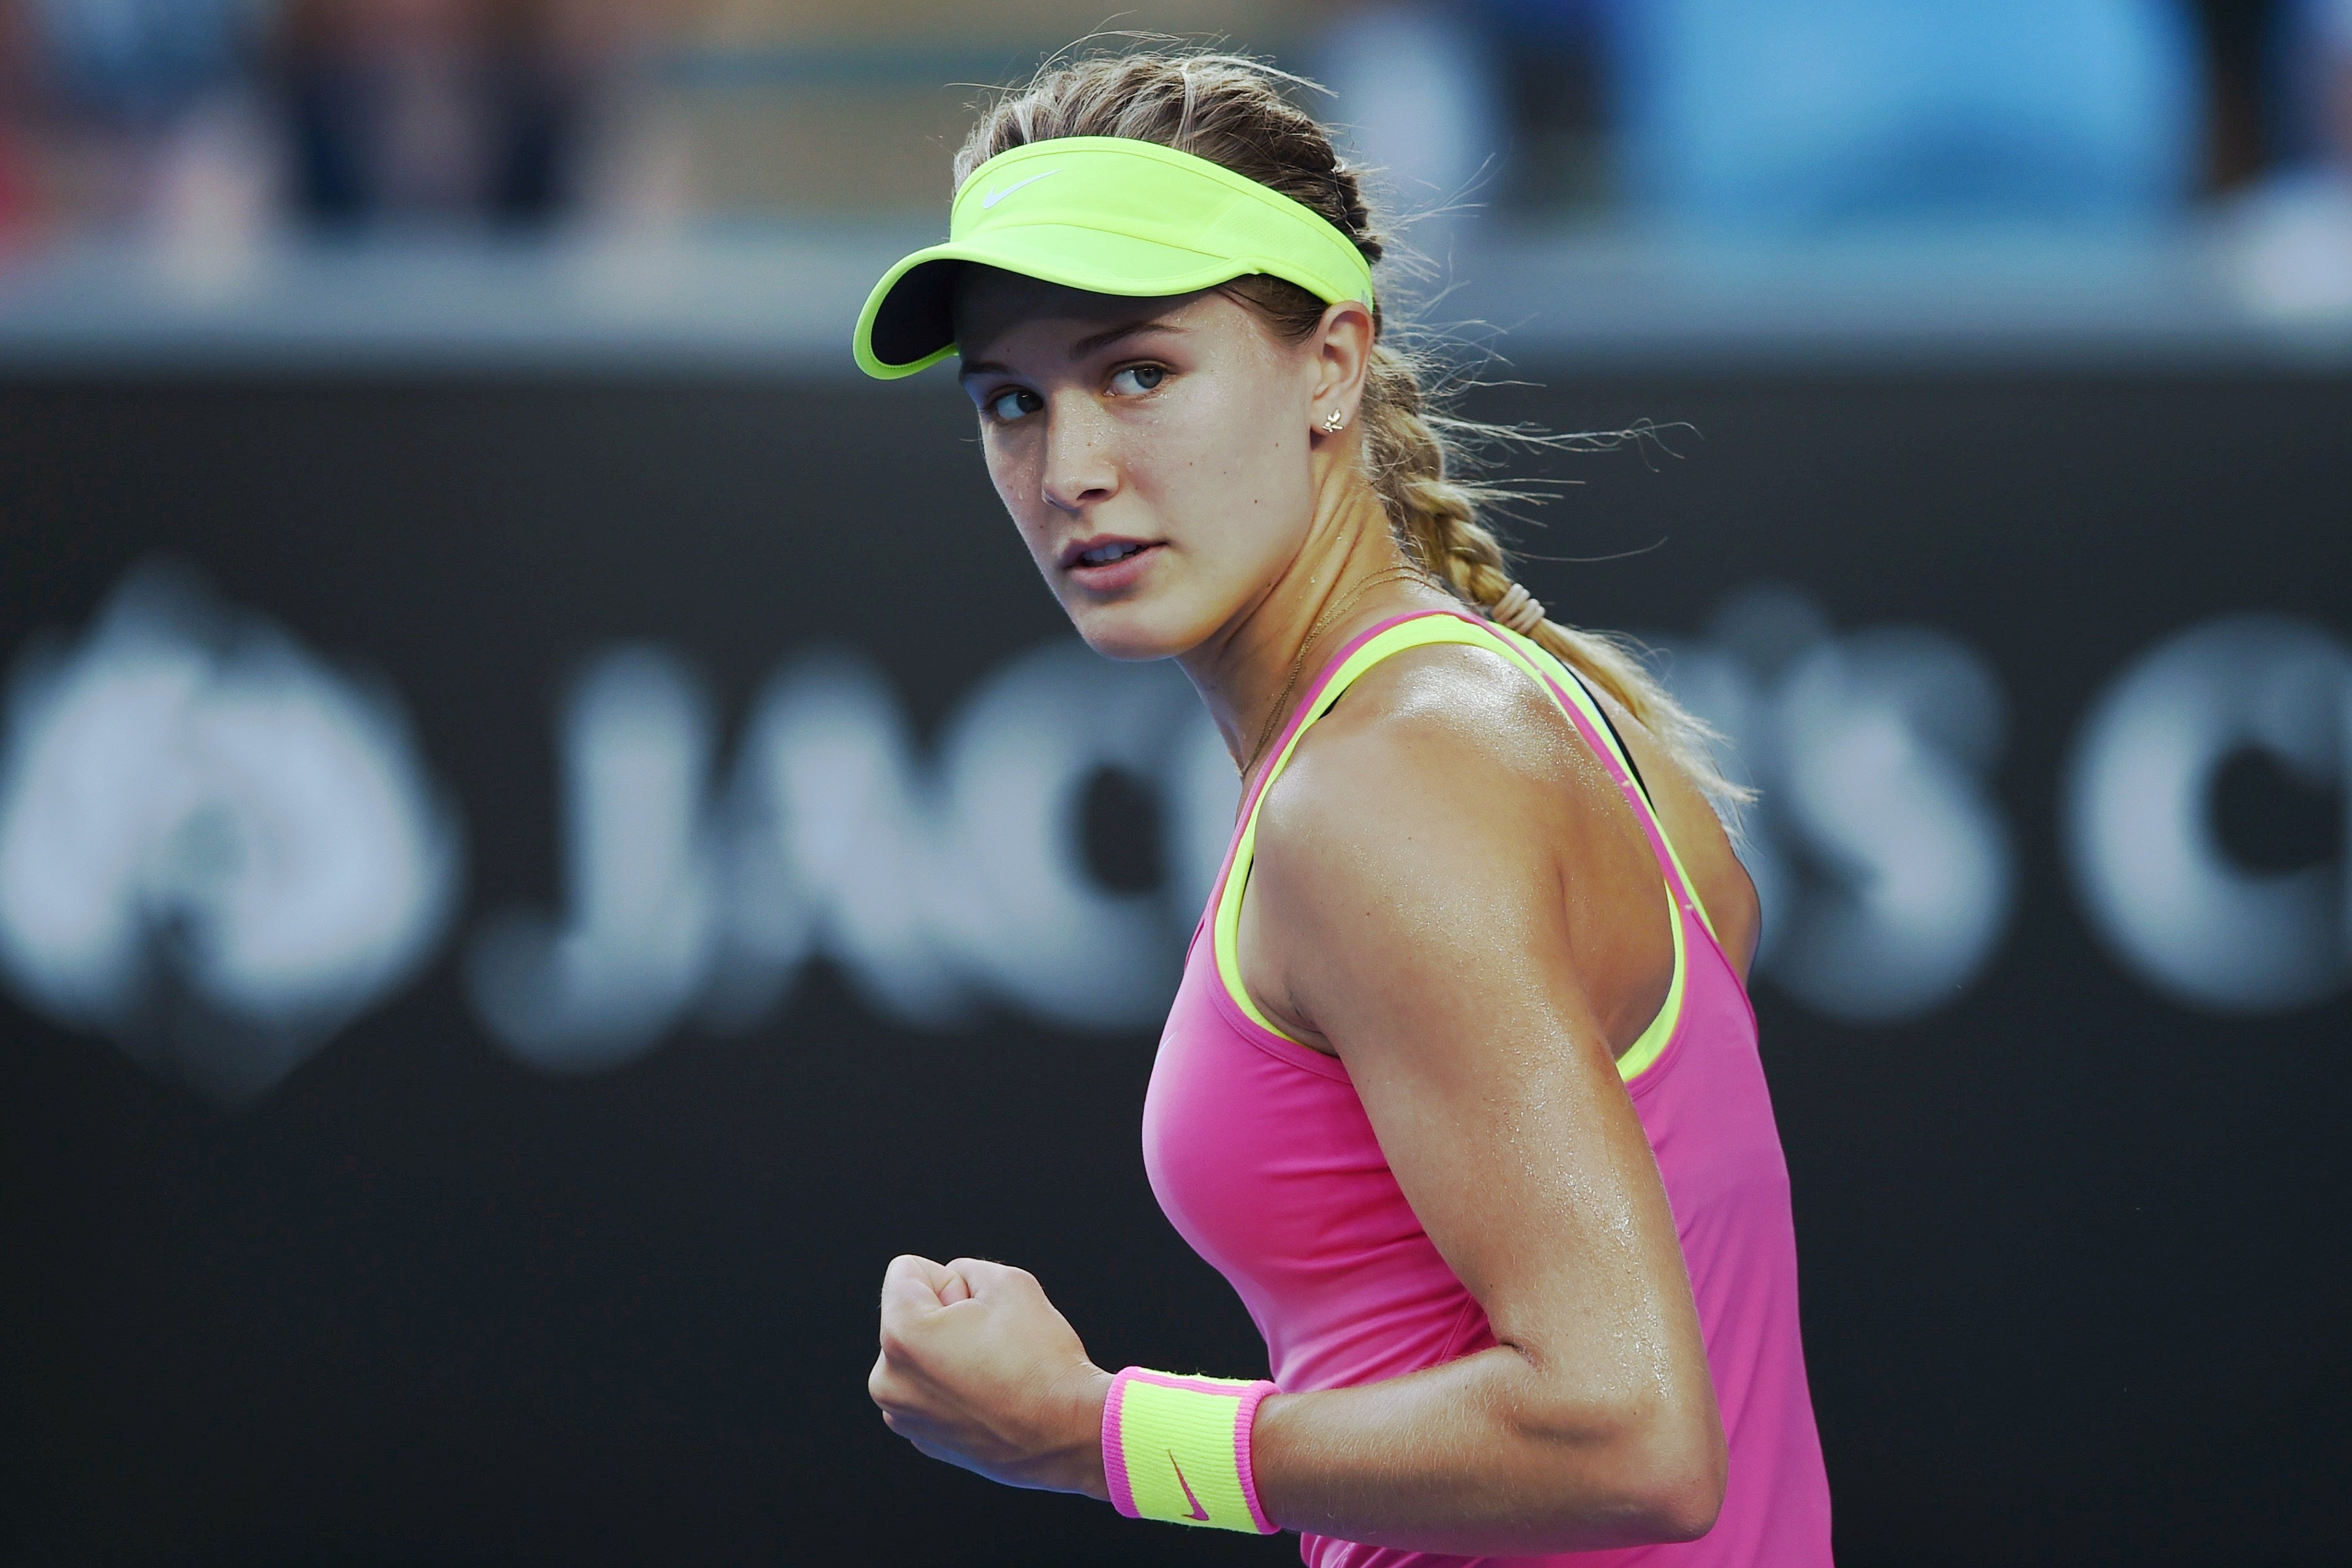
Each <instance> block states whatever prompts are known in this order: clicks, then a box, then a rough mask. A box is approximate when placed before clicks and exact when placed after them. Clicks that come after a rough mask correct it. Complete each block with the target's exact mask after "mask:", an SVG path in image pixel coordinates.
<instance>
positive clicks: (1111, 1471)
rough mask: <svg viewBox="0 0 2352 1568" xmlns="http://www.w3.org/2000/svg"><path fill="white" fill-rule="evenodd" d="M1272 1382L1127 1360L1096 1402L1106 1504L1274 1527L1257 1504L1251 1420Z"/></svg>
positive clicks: (1268, 1531)
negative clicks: (1155, 1368)
mask: <svg viewBox="0 0 2352 1568" xmlns="http://www.w3.org/2000/svg"><path fill="white" fill-rule="evenodd" d="M1278 1392H1279V1390H1277V1389H1276V1387H1275V1386H1274V1384H1270V1383H1266V1382H1264V1381H1263V1380H1261V1381H1259V1382H1256V1383H1247V1382H1243V1381H1240V1380H1238V1379H1234V1378H1225V1377H1176V1376H1173V1375H1171V1373H1164V1372H1146V1371H1145V1370H1144V1369H1143V1368H1141V1367H1139V1366H1131V1367H1129V1368H1128V1369H1127V1370H1126V1371H1124V1372H1122V1373H1119V1374H1118V1376H1117V1377H1115V1378H1113V1379H1112V1380H1111V1385H1110V1397H1109V1398H1108V1399H1106V1400H1104V1401H1103V1423H1102V1446H1103V1475H1104V1477H1105V1479H1108V1481H1109V1482H1110V1500H1111V1506H1112V1507H1114V1508H1116V1509H1118V1511H1119V1512H1121V1513H1123V1514H1125V1515H1127V1517H1128V1518H1129V1519H1164V1520H1167V1521H1170V1522H1171V1523H1174V1524H1205V1525H1208V1526H1209V1527H1210V1528H1212V1529H1213V1530H1241V1531H1249V1532H1251V1533H1252V1534H1255V1535H1272V1534H1274V1533H1275V1532H1276V1531H1277V1530H1279V1529H1280V1528H1281V1527H1280V1526H1278V1525H1276V1523H1275V1522H1274V1521H1272V1520H1270V1519H1268V1518H1266V1517H1265V1510H1264V1509H1262V1508H1260V1507H1259V1506H1258V1501H1257V1480H1256V1478H1255V1476H1253V1475H1252V1474H1251V1471H1250V1426H1251V1425H1252V1423H1253V1422H1255V1420H1256V1418H1257V1407H1258V1402H1259V1401H1260V1400H1263V1399H1264V1398H1265V1396H1266V1395H1267V1394H1275V1393H1278Z"/></svg>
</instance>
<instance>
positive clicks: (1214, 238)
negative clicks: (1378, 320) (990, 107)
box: [851, 136, 1372, 380]
mask: <svg viewBox="0 0 2352 1568" xmlns="http://www.w3.org/2000/svg"><path fill="white" fill-rule="evenodd" d="M966 262H978V263H980V264H981V265H982V266H984V267H1000V268H1003V269H1004V270H1005V271H1007V272H1018V273H1021V274H1022V275H1024V277H1029V278H1039V279H1045V281H1046V282H1048V283H1060V284H1064V285H1066V286H1067V287H1069V288H1072V289H1086V290H1087V292H1089V293H1093V294H1120V295H1129V296H1134V297H1138V298H1147V297H1153V296H1158V295H1163V294H1189V293H1192V291H1193V290H1195V289H1208V288H1212V287H1213V286H1215V285H1216V284H1219V283H1227V282H1231V281H1232V280H1233V279H1236V278H1241V277H1245V276H1247V275H1248V274H1250V273H1253V272H1265V273H1271V274H1272V275H1273V276H1275V277H1276V278H1281V279H1287V280H1289V281H1290V282H1293V283H1296V284H1297V285H1298V286H1299V287H1300V288H1302V289H1306V290H1307V291H1308V292H1309V293H1311V294H1313V295H1314V296H1315V297H1316V298H1317V299H1318V300H1323V301H1324V302H1325V303H1326V304H1333V305H1336V304H1338V303H1339V301H1340V300H1362V301H1363V302H1364V303H1365V304H1367V305H1370V304H1371V303H1372V268H1371V264H1370V262H1368V261H1366V260H1365V259H1364V253H1363V252H1362V251H1360V250H1358V249H1357V248H1356V247H1355V244H1354V242H1353V241H1351V240H1350V239H1349V237H1347V236H1346V235H1344V234H1341V233H1340V232H1339V230H1338V229H1337V228H1335V227H1333V226H1331V225H1330V224H1329V223H1328V222H1327V221H1326V220H1325V219H1323V218H1321V217H1318V216H1316V215H1315V214H1314V213H1313V212H1310V211H1309V210H1307V208H1306V207H1304V206H1301V205H1299V204H1298V203H1297V202H1294V201H1292V200H1291V199H1290V198H1289V197H1288V196H1286V195H1282V194H1281V193H1280V192H1278V191H1274V190H1269V189H1268V188H1266V187H1265V186H1264V185H1261V184H1258V183H1257V182H1256V181H1255V180H1249V179H1244V178H1243V177H1242V176H1241V175H1239V174H1234V172H1233V171H1232V170H1230V169H1226V168H1223V167H1221V166H1219V165H1218V164H1215V163H1210V162H1209V161H1208V160H1207V159H1205V158H1195V157H1194V156H1192V154H1191V153H1179V152H1178V151H1176V150H1175V149H1174V148H1172V147H1162V146H1161V145H1160V144H1159V143H1158V142H1138V141H1132V140H1129V139H1128V138H1126V137H1121V136H1067V137H1063V138H1060V139H1058V140H1055V141H1051V142H1030V143H1029V144H1028V145H1026V146H1023V147H1015V148H1013V150H1012V151H1010V152H1006V153H998V154H997V155H996V156H995V157H993V158H991V159H990V160H989V161H988V162H987V163H982V165H981V166H980V167H979V168H977V169H974V170H973V171H972V172H971V178H970V179H968V180H966V181H965V182H964V183H963V189H961V191H958V192H957V193H956V199H955V209H954V215H953V216H952V217H951V218H950V222H949V226H948V242H947V243H946V244H945V245H934V246H931V247H929V248H927V249H923V250H919V251H917V252H915V253H914V254H913V255H912V256H909V257H908V258H906V259H904V260H903V261H901V262H899V263H898V265H897V266H896V267H893V268H890V270H889V271H887V272H886V273H884V274H883V275H882V281H881V282H879V283H877V284H876V285H875V286H874V292H873V293H872V294H870V295H868V296H867V297H866V309H865V310H861V311H859V312H858V316H857V334H856V338H855V339H854V340H853V341H852V343H851V350H852V352H853V353H856V356H857V366H858V368H859V369H860V370H863V371H864V372H865V373H866V374H868V375H873V376H880V377H882V378H883V379H885V380H891V379H895V378H896V377H898V376H902V375H912V374H915V373H916V372H917V371H919V370H921V369H923V368H925V367H926V366H928V365H933V364H937V363H939V362H940V361H941V360H943V359H945V358H947V356H948V355H950V354H951V353H955V352H956V345H955V323H954V320H953V313H954V304H955V279H956V274H957V272H958V271H959V270H960V269H961V264H962V263H966Z"/></svg>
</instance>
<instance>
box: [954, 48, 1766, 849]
mask: <svg viewBox="0 0 2352 1568" xmlns="http://www.w3.org/2000/svg"><path fill="white" fill-rule="evenodd" d="M1312 85H1313V84H1311V83H1308V82H1307V81H1305V80H1304V79H1301V78H1298V77H1296V76H1292V75H1290V74H1289V73H1288V72H1286V71H1282V70H1278V69H1276V68H1274V67H1272V66H1269V65H1267V64H1265V62H1264V61H1261V60H1256V59H1253V58H1249V57H1247V56H1244V55H1233V54H1220V53H1215V52H1212V51H1209V50H1205V49H1193V48H1187V47H1170V46H1165V45H1162V46H1160V47H1146V48H1141V49H1129V50H1123V51H1119V52H1109V53H1100V54H1082V55H1077V56H1075V57H1065V58H1057V59H1055V60H1051V61H1048V62H1047V63H1046V65H1045V67H1044V68H1041V69H1040V70H1039V71H1038V73H1037V74H1036V76H1035V77H1034V78H1033V79H1031V80H1030V81H1029V82H1028V83H1027V84H1026V85H1024V86H1023V87H1021V88H1019V89H1013V90H1012V91H1009V92H1006V93H1004V94H1003V95H1002V96H1000V97H999V98H998V99H997V100H995V101H994V102H993V103H992V104H990V105H989V106H988V107H987V108H986V109H984V110H982V114H981V117H980V120H979V122H978V123H977V124H976V125H974V126H973V127H972V131H971V135H970V136H968V137H967V138H965V140H964V143H963V146H962V147H961V149H959V150H958V152H957V153H956V157H955V183H956V186H957V188H959V189H961V187H962V184H963V182H964V181H965V180H966V179H968V178H969V177H970V176H971V172H972V171H973V170H974V169H976V168H978V167H979V166H980V165H981V164H982V163H986V162H987V161H988V160H989V159H991V158H992V157H995V156H996V155H997V154H998V153H1003V152H1006V151H1009V150H1010V149H1012V148H1014V147H1020V146H1024V145H1026V144H1028V143H1030V142H1045V141H1051V140H1055V139H1057V138H1061V137H1066V136H1125V137H1130V138H1133V139H1136V140H1139V141H1145V142H1159V143H1160V144H1161V145H1162V146H1168V147H1174V148H1177V149H1179V150H1181V151H1182V152H1186V153H1192V154H1193V155H1194V156H1195V157H1200V158H1205V159H1207V160H1209V161H1210V162H1211V163H1219V164H1222V165H1223V166H1224V167H1225V168H1228V169H1231V170H1233V171H1234V173H1235V174H1241V175H1243V176H1244V177H1245V178H1247V179H1252V180H1255V181H1256V182H1257V183H1258V184H1262V185H1265V186H1268V187H1270V188H1272V189H1274V190H1276V191H1279V192H1281V193H1282V194H1283V195H1286V196H1288V197H1290V198H1291V199H1292V200H1294V201H1296V202H1298V203H1299V204H1301V205H1304V206H1307V207H1308V208H1310V209H1312V210H1313V211H1315V212H1316V213H1318V214H1319V215H1321V216H1323V217H1324V218H1325V219H1327V220H1328V222H1330V224H1331V225H1332V226H1334V227H1336V228H1338V229H1339V232H1340V233H1342V234H1344V235H1346V236H1347V237H1349V239H1350V240H1352V241H1354V242H1355V245H1356V248H1357V249H1359V250H1360V251H1361V252H1363V254H1364V257H1365V259H1367V260H1369V261H1371V262H1375V263H1377V262H1378V261H1380V259H1381V257H1382V255H1383V254H1384V253H1385V251H1386V248H1387V247H1386V243H1385V241H1384V240H1383V239H1382V237H1381V235H1380V234H1379V233H1378V232H1377V230H1376V229H1375V227H1374V226H1373V220H1372V211H1371V206H1370V203H1369V202H1368V201H1367V200H1366V198H1365V195H1364V191H1363V183H1362V179H1361V177H1360V174H1359V173H1358V171H1356V170H1354V169H1352V168H1350V167H1349V166H1348V164H1347V163H1345V162H1344V161H1343V160H1342V159H1341V158H1340V156H1339V151H1338V149H1337V148H1336V147H1334V146H1333V144H1332V142H1331V138H1330V137H1329V135H1328V133H1327V132H1325V131H1324V129H1323V128H1322V127H1321V126H1320V125H1318V124H1317V123H1316V121H1315V120H1314V119H1313V117H1312V116H1310V115H1308V114H1307V113H1306V112H1305V111H1304V110H1301V109H1299V108H1298V107H1297V105H1296V104H1294V103H1292V102H1291V101H1290V100H1288V99H1287V98H1286V97H1285V96H1284V92H1285V89H1298V88H1307V87H1311V86H1312ZM1225 291H1226V292H1227V293H1229V294H1231V295H1233V296H1234V298H1236V299H1238V300H1241V301H1242V302H1243V303H1244V304H1245V305H1247V306H1249V307H1250V308H1252V309H1253V310H1255V311H1256V312H1257V313H1258V314H1259V315H1260V316H1261V317H1263V318H1264V319H1265V321H1267V322H1268V323H1269V324H1270V325H1271V326H1272V328H1273V329H1274V330H1275V331H1276V332H1277V333H1278V334H1280V335H1282V336H1284V337H1286V338H1287V339H1290V340H1291V341H1294V342H1295V341H1299V340H1303V339H1304V338H1305V337H1307V334H1308V333H1310V332H1312V331H1314V330H1315V328H1316V327H1317V326H1318V324H1319V323H1320V322H1321V321H1322V318H1323V310H1324V306H1323V301H1322V300H1318V299H1317V298H1316V297H1315V296H1314V295H1312V294H1310V293H1308V292H1307V290H1306V289H1301V288H1299V287H1298V286H1297V285H1296V284H1294V283H1288V282H1286V281H1284V280H1283V279H1278V278H1270V277H1265V276H1262V275H1261V276H1253V277H1248V278H1241V279H1234V281H1233V282H1232V283H1230V284H1227V285H1226V286H1225ZM1386 314H1387V312H1386V310H1385V308H1383V307H1376V308H1375V310H1374V320H1375V327H1376V329H1377V339H1376V342H1374V344H1373V348H1372V353H1371V363H1370V370H1369V374H1368V375H1367V377H1366V381H1365V386H1364V395H1363V402H1362V405H1361V407H1360V418H1361V420H1362V421H1363V425H1364V436H1365V443H1364V444H1365V453H1366V460H1367V463H1368V465H1369V466H1370V476H1369V477H1370V480H1371V484H1372V488H1373V489H1374V491H1375V492H1376V493H1377V494H1378V495H1379V497H1380V499H1381V507H1382V509H1383V510H1385V511H1386V512H1387V514H1388V518H1389V522H1390V526H1391V528H1392V529H1393V530H1394V531H1395V533H1396V536H1397V541H1398V543H1399V545H1400V546H1401V547H1402V549H1403V550H1404V552H1406V554H1407V555H1408V556H1409V557H1410V558H1411V559H1412V560H1413V561H1414V562H1416V563H1419V564H1420V565H1421V566H1422V567H1423V569H1424V570H1426V571H1428V572H1430V573H1431V574H1433V575H1435V576H1438V577H1440V578H1441V579H1442V580H1443V581H1444V583H1445V584H1446V585H1447V586H1448V587H1449V588H1450V589H1452V590H1453V592H1454V595H1456V596H1458V597H1459V598H1461V599H1462V600H1463V601H1464V602H1465V604H1468V605H1472V606H1474V607H1475V608H1477V609H1478V610H1480V611H1481V612H1482V613H1485V614H1487V615H1490V616H1493V615H1496V614H1497V611H1498V608H1499V609H1500V612H1501V614H1500V616H1499V618H1501V619H1502V620H1503V621H1504V622H1505V624H1508V625H1512V626H1515V627H1516V628H1518V629H1522V630H1524V631H1525V633H1526V635H1528V637H1532V638H1533V639H1534V640H1535V641H1536V642H1537V643H1538V644H1540V645H1541V646H1542V647H1545V648H1546V649H1548V650H1549V652H1551V653H1552V654H1553V655H1554V656H1556V657H1557V658H1560V659H1562V660H1563V661H1565V662H1566V663H1568V664H1569V665H1570V666H1571V667H1572V668H1574V669H1575V670H1576V671H1577V672H1578V673H1579V674H1580V675H1581V676H1582V677H1584V678H1585V679H1587V680H1588V681H1590V682H1591V684H1593V685H1595V686H1598V687H1600V688H1601V689H1602V690H1604V691H1607V692H1608V693H1609V694H1610V695H1611V696H1612V697H1614V698H1615V699H1616V700H1618V701H1619V702H1621V703H1622V704H1623V705H1624V706H1625V708H1626V709H1627V710H1629V711H1630V712H1631V713H1632V714H1633V717H1634V718H1635V719H1637V720H1639V721H1641V722H1642V724H1643V727H1644V728H1646V729H1647V730H1648V731H1650V732H1651V734H1653V735H1654V736H1655V737H1656V739H1657V741H1658V742H1659V744H1660V745H1661V746H1663V747H1664V749H1665V751H1666V752H1667V753H1668V754H1669V755H1670V756H1672V757H1673V758H1674V760H1675V762H1676V763H1679V764H1680V765H1681V767H1682V768H1683V770H1684V771H1685V773H1688V774H1689V775H1690V776H1691V778H1692V779H1693V780H1694V781H1695V782H1696V784H1698V786H1699V787H1700V788H1701V789H1702V790H1704V791H1705V792H1706V795H1708V797H1709V798H1710V799H1712V800H1713V801H1714V802H1715V803H1716V804H1717V807H1718V808H1719V809H1729V808H1732V807H1736V806H1737V805H1738V804H1740V803H1741V802H1744V801H1745V800H1747V799H1748V798H1749V795H1750V793H1751V792H1749V791H1748V790H1746V789H1744V788H1742V787H1741V786H1739V785H1738V784H1734V783H1732V782H1731V781H1730V780H1729V779H1727V778H1726V777H1725V776H1724V773H1723V772H1722V770H1721V768H1720V767H1718V766H1717V763H1716V760H1715V752H1714V747H1715V745H1716V744H1717V742H1718V741H1719V737H1717V735H1716V734H1715V732H1714V731H1711V730H1710V729H1709V728H1708V727H1707V726H1706V724H1705V723H1703V722H1701V721H1699V720H1698V719H1697V718H1696V717H1695V716H1694V715H1692V714H1691V713H1690V712H1689V711H1688V710H1685V709H1684V708H1683V707H1682V705H1681V704H1680V703H1678V702H1676V701H1675V699H1674V697H1673V696H1672V695H1671V694H1670V693H1668V692H1667V690H1666V689H1665V688H1664V686H1663V685H1662V684H1660V683H1659V681H1658V679H1657V677H1656V676H1654V675H1653V674H1652V673H1651V672H1650V669H1649V667H1648V666H1647V665H1646V664H1644V663H1643V660H1642V658H1641V655H1640V653H1639V651H1638V650H1637V649H1636V648H1635V647H1633V645H1632V644H1630V643H1629V642H1627V641H1625V640H1624V639H1622V638H1620V637H1614V636H1612V635H1611V634H1609V633H1605V632H1595V631H1587V630H1583V629H1580V628H1579V627H1576V626H1568V625H1565V624H1564V623H1562V622H1560V621H1558V620H1554V619H1550V618H1541V619H1538V618H1537V617H1538V616H1540V615H1541V606H1540V605H1536V604H1535V603H1534V601H1533V600H1532V599H1531V598H1529V597H1528V595H1526V591H1525V590H1524V589H1520V588H1518V585H1517V584H1516V583H1515V581H1514V580H1513V578H1512V576H1511V570H1510V557H1509V554H1508V552H1507V551H1506V550H1505V549H1504V546H1503V542H1502V540H1501V539H1500V538H1499V537H1498V536H1497V535H1496V532H1495V531H1494V530H1493V528H1492V527H1490V526H1489V525H1488V523H1487V522H1486V513H1487V512H1488V511H1490V510H1493V509H1495V508H1496V507H1497V506H1500V505H1505V504H1509V503H1512V502H1518V501H1525V500H1529V499H1531V498H1529V497H1528V495H1527V494H1526V493H1525V492H1524V491H1521V490H1516V489H1509V488H1507V487H1505V486H1500V485H1495V484H1491V483H1487V482H1486V481H1483V480H1480V479H1475V478H1473V477H1471V474H1470V470H1472V469H1474V468H1475V466H1476V461H1477V454H1478V452H1479V450H1480V449H1481V448H1482V447H1491V446H1493V445H1495V444H1496V443H1497V442H1519V443H1525V444H1533V445H1541V446H1568V447H1586V448H1591V447H1601V446H1607V445H1611V444H1612V443H1613V442H1614V440H1616V439H1618V438H1619V437H1543V436H1536V435H1531V434H1530V433H1529V432H1528V431H1525V430H1517V429H1508V428H1505V427H1502V426H1493V425H1486V424H1481V423H1478V422H1476V421H1475V420H1468V419H1464V418H1461V417H1458V416H1454V415H1452V414H1450V413H1447V412H1445V411H1444V409H1442V408H1438V407H1433V406H1432V397H1431V395H1430V392H1429V388H1430V387H1431V386H1432V385H1433V384H1436V376H1435V373H1434V370H1433V367H1432V366H1431V365H1429V364H1428V363H1427V362H1426V360H1425V358H1424V356H1423V355H1421V354H1419V353H1415V352H1414V351H1413V350H1412V349H1411V348H1409V347H1407V346H1405V345H1403V344H1402V343H1400V342H1397V341H1396V334H1395V333H1394V332H1393V331H1391V329H1390V327H1389V325H1388V323H1387V321H1386V320H1385V317H1386ZM1515 589H1517V592H1516V593H1515V592H1514V590H1515Z"/></svg>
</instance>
